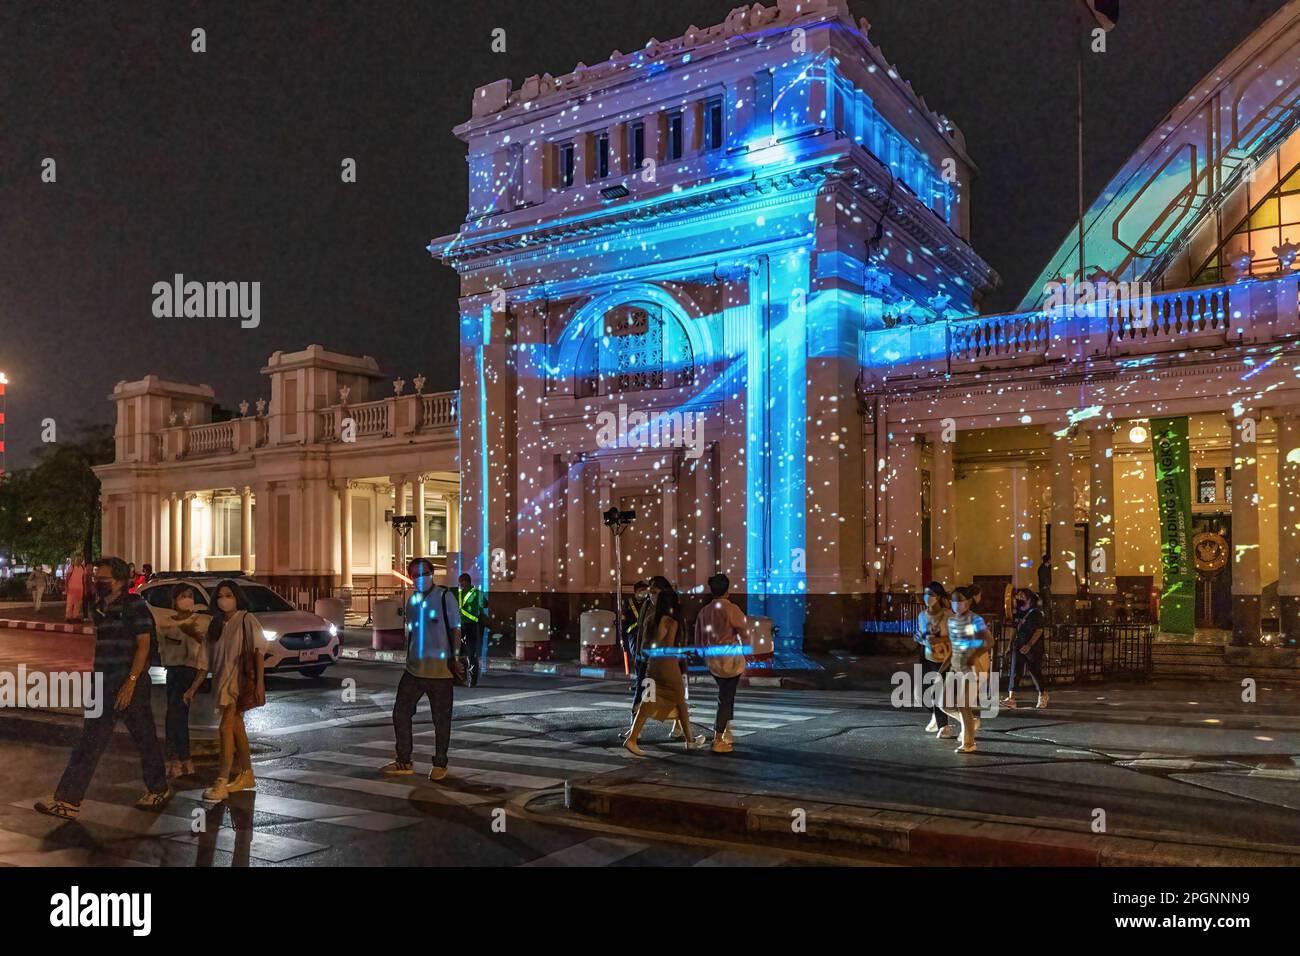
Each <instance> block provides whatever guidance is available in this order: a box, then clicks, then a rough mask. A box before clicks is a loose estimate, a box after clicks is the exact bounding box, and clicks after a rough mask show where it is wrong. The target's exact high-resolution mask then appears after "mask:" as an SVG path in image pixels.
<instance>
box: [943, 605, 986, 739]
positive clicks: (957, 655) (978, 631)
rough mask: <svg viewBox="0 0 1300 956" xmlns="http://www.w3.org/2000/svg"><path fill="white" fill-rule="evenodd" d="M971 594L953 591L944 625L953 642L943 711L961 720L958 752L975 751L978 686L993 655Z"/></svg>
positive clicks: (982, 619)
mask: <svg viewBox="0 0 1300 956" xmlns="http://www.w3.org/2000/svg"><path fill="white" fill-rule="evenodd" d="M973 606H974V595H972V594H971V589H970V588H956V589H954V590H953V592H952V615H951V616H950V617H949V618H948V620H947V621H946V622H945V624H944V628H945V630H946V631H947V633H948V639H949V641H950V642H951V643H952V662H951V664H950V665H949V668H950V678H949V679H948V680H946V681H945V682H944V693H943V712H944V713H945V714H947V715H948V716H949V717H952V718H954V719H956V720H960V721H961V745H960V746H959V747H958V748H957V753H960V754H973V753H974V752H975V731H977V730H978V729H979V726H980V719H979V711H980V699H979V683H980V681H981V680H983V681H985V686H986V687H987V680H988V673H989V670H990V664H991V660H992V655H991V654H990V652H989V648H991V647H992V646H993V639H992V635H990V634H989V629H988V626H987V625H985V623H984V618H982V617H980V616H979V615H978V614H976V613H974V611H973V610H972V608H973Z"/></svg>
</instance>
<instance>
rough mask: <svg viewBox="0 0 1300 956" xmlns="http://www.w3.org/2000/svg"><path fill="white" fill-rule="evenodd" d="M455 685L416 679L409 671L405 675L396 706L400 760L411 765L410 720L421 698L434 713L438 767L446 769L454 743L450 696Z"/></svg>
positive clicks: (443, 680)
mask: <svg viewBox="0 0 1300 956" xmlns="http://www.w3.org/2000/svg"><path fill="white" fill-rule="evenodd" d="M453 686H455V681H454V680H452V679H451V678H450V677H416V676H415V675H414V674H412V673H411V672H410V671H403V672H402V679H401V681H400V682H399V683H398V685H397V700H395V701H394V702H393V734H394V736H396V738H397V760H398V762H399V763H410V762H411V747H412V743H411V719H412V718H413V717H414V716H415V709H416V707H418V706H419V704H420V698H421V697H424V696H427V697H428V698H429V709H430V710H431V711H432V712H433V730H434V734H433V743H434V749H435V751H436V755H435V756H434V758H433V765H434V766H435V767H445V766H447V747H448V745H449V744H450V743H451V692H452V687H453Z"/></svg>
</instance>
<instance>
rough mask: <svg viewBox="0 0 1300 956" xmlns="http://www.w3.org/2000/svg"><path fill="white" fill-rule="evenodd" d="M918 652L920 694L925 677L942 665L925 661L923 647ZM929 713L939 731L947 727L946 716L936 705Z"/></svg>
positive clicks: (923, 686)
mask: <svg viewBox="0 0 1300 956" xmlns="http://www.w3.org/2000/svg"><path fill="white" fill-rule="evenodd" d="M920 651H921V688H922V692H924V689H925V675H926V674H933V673H934V672H935V671H937V670H938V669H939V668H941V667H942V666H943V665H942V664H936V663H935V662H934V661H931V660H926V657H925V648H924V647H922V648H921V649H920ZM930 713H931V714H932V715H933V716H934V722H935V724H936V725H937V726H938V727H939V728H940V729H942V728H944V727H947V726H948V715H947V714H945V713H944V712H943V708H941V707H939V706H938V705H935V706H934V707H931V708H930Z"/></svg>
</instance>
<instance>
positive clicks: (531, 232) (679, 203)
mask: <svg viewBox="0 0 1300 956" xmlns="http://www.w3.org/2000/svg"><path fill="white" fill-rule="evenodd" d="M829 174H830V162H829V160H828V162H827V163H825V164H822V165H817V166H808V167H804V168H802V169H794V170H789V171H787V172H783V173H777V174H775V175H771V176H766V177H761V178H760V177H755V178H752V179H746V180H743V181H741V182H736V183H732V184H731V185H729V186H723V187H720V188H719V189H717V190H713V191H708V192H700V193H697V194H692V195H689V196H682V195H680V194H675V193H672V192H669V193H665V194H664V195H663V196H662V197H659V198H656V199H654V200H650V201H649V202H647V203H646V204H644V205H640V206H635V207H630V206H626V205H624V206H619V207H615V208H614V209H612V210H611V211H609V212H607V213H604V214H601V213H599V212H597V213H595V214H593V215H592V216H590V217H589V218H586V219H582V220H579V221H576V222H565V223H559V224H556V225H553V226H542V227H540V228H538V227H536V226H529V227H519V228H518V229H514V230H511V232H510V233H508V234H505V235H501V236H499V237H496V238H490V239H489V238H484V239H480V240H476V239H469V240H467V241H466V242H465V243H464V244H460V243H459V241H454V242H452V243H450V244H448V246H447V248H446V250H445V251H443V252H442V254H441V258H442V260H443V261H444V262H446V263H447V264H448V265H450V266H453V267H459V265H460V264H461V263H463V262H465V261H467V260H472V259H478V258H481V257H483V256H487V255H493V254H497V253H502V252H513V251H516V250H519V249H526V248H530V247H540V246H543V245H548V244H551V243H554V242H558V241H562V240H565V239H573V238H578V237H583V236H599V235H605V234H607V233H609V232H611V231H613V230H615V229H617V228H618V227H620V226H623V225H629V224H633V223H644V222H649V221H650V220H653V219H659V218H662V217H667V216H678V217H680V216H681V215H683V214H688V213H698V212H708V211H712V210H714V209H716V208H717V207H720V206H731V205H736V204H738V203H740V202H743V201H746V200H751V199H754V198H768V197H769V196H771V197H773V198H775V194H776V193H785V192H792V191H796V190H801V189H810V188H819V187H820V186H821V185H822V184H823V183H824V182H825V181H826V179H827V176H828V175H829Z"/></svg>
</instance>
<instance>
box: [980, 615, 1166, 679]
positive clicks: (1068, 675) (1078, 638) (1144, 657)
mask: <svg viewBox="0 0 1300 956" xmlns="http://www.w3.org/2000/svg"><path fill="white" fill-rule="evenodd" d="M989 627H990V630H991V631H992V633H993V634H994V635H995V639H994V651H993V664H994V666H995V667H997V668H998V669H999V671H1000V673H1001V674H1002V679H1003V682H1004V683H1005V682H1006V680H1007V679H1008V677H1009V675H1010V673H1011V657H1010V655H1012V654H1018V653H1020V652H1019V651H1017V650H1015V649H1014V648H1013V647H1012V641H1013V639H1014V638H1015V629H1014V628H1013V627H1011V626H1010V625H1007V626H1005V627H1003V626H999V627H997V628H996V629H995V628H994V627H993V625H992V624H990V626H989ZM1154 639H1155V628H1154V627H1153V626H1152V625H1150V624H1124V623H1114V622H1102V623H1097V624H1056V625H1052V626H1049V627H1048V628H1047V635H1046V638H1045V641H1046V643H1045V645H1044V648H1043V672H1042V676H1043V681H1044V683H1046V684H1047V685H1049V686H1054V685H1060V684H1078V683H1085V682H1088V681H1101V680H1110V679H1112V678H1116V677H1131V678H1135V679H1138V680H1144V679H1146V678H1147V677H1150V676H1151V667H1152V665H1151V643H1152V641H1153V640H1154ZM1027 681H1028V677H1027V676H1026V677H1025V678H1024V679H1022V681H1021V683H1022V684H1024V683H1026V682H1027Z"/></svg>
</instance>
